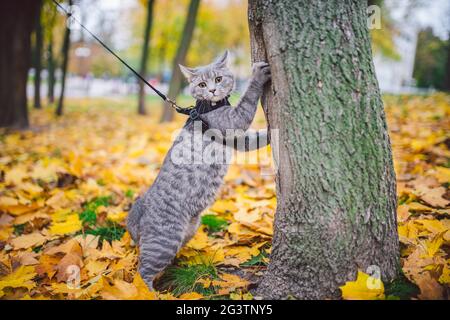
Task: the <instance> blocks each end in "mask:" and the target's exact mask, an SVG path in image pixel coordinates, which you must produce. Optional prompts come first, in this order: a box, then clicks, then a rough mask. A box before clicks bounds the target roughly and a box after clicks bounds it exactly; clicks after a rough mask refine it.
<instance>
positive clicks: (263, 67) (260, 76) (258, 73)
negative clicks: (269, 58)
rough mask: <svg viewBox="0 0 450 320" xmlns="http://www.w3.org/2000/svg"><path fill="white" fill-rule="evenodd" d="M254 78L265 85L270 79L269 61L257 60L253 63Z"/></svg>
mask: <svg viewBox="0 0 450 320" xmlns="http://www.w3.org/2000/svg"><path fill="white" fill-rule="evenodd" d="M253 78H254V79H255V80H256V81H257V82H258V83H260V84H262V85H264V84H265V83H266V82H267V81H269V80H270V78H271V74H270V66H269V64H268V63H267V62H263V61H261V62H255V63H254V64H253Z"/></svg>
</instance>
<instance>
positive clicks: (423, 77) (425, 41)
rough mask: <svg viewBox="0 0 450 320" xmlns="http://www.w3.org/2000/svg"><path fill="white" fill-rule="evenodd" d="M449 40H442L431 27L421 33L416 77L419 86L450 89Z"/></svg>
mask: <svg viewBox="0 0 450 320" xmlns="http://www.w3.org/2000/svg"><path fill="white" fill-rule="evenodd" d="M448 57H449V40H442V39H441V38H439V37H437V36H436V35H434V33H433V30H432V29H431V28H427V29H425V30H422V31H421V32H420V33H419V42H418V45H417V52H416V61H415V64H414V78H415V79H416V81H417V85H418V86H419V87H425V88H428V87H433V88H436V89H438V90H447V91H448V90H449V88H448V87H447V86H446V76H447V75H448V69H447V63H448Z"/></svg>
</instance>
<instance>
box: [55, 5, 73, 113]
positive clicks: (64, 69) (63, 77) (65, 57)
mask: <svg viewBox="0 0 450 320" xmlns="http://www.w3.org/2000/svg"><path fill="white" fill-rule="evenodd" d="M72 5H73V0H69V9H70V7H71V6H72ZM69 51H70V26H69V24H67V25H66V32H65V33H64V42H63V47H62V52H61V53H62V56H63V61H62V66H61V69H62V75H61V92H60V94H59V100H58V107H57V108H56V112H55V113H56V115H57V116H61V115H62V114H63V110H64V95H65V91H66V75H67V65H68V63H69Z"/></svg>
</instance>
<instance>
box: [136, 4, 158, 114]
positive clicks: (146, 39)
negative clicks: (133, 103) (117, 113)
mask: <svg viewBox="0 0 450 320" xmlns="http://www.w3.org/2000/svg"><path fill="white" fill-rule="evenodd" d="M154 4H155V1H154V0H148V1H147V22H146V24H145V34H144V45H143V47H142V58H141V70H140V74H141V75H142V76H143V77H146V75H147V60H148V51H149V46H150V44H149V42H150V31H151V30H152V23H153V5H154ZM146 113H147V111H146V110H145V84H144V83H143V82H142V81H139V102H138V114H142V115H145V114H146Z"/></svg>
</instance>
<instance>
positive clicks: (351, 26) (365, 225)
mask: <svg viewBox="0 0 450 320" xmlns="http://www.w3.org/2000/svg"><path fill="white" fill-rule="evenodd" d="M366 8H367V1H361V0H352V1H350V0H349V1H338V0H316V1H306V0H305V1H290V0H279V1H271V0H253V1H250V3H249V24H250V33H251V44H252V58H253V61H261V60H268V62H269V63H270V66H271V70H272V84H271V85H268V87H267V88H266V90H265V95H264V97H263V107H264V108H265V111H266V116H267V120H268V123H269V126H270V128H271V130H272V131H273V130H274V129H277V130H279V131H278V133H279V140H278V141H276V140H275V139H272V148H273V149H274V150H278V154H279V157H278V159H277V162H278V170H277V176H276V181H277V195H278V205H277V212H276V215H275V226H274V238H273V248H272V254H271V262H270V265H269V267H268V271H267V273H266V274H265V276H264V277H263V279H262V281H261V284H260V286H259V288H258V292H259V294H261V295H262V296H263V297H265V298H275V299H282V298H288V297H289V296H293V297H296V298H299V299H321V298H339V296H340V291H339V286H341V285H343V284H344V283H345V282H346V281H350V280H354V279H355V278H356V272H357V270H358V269H360V270H362V271H366V270H367V268H368V267H369V266H371V265H375V266H377V267H379V270H380V272H381V277H382V280H383V281H391V280H393V279H395V278H396V277H397V275H398V271H399V244H398V235H397V223H396V205H397V204H396V183H395V173H394V168H393V163H392V152H391V146H390V141H389V136H388V131H387V128H386V121H385V114H384V110H383V103H382V100H381V97H380V92H379V87H378V82H377V80H376V77H375V71H374V66H373V61H372V54H371V46H370V39H369V32H368V30H367V26H366V19H367V14H366Z"/></svg>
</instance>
